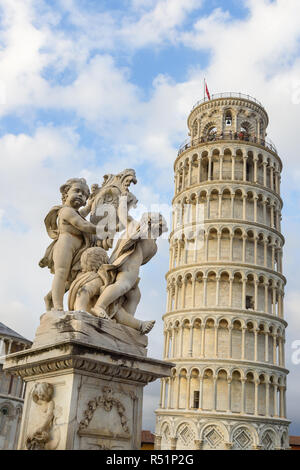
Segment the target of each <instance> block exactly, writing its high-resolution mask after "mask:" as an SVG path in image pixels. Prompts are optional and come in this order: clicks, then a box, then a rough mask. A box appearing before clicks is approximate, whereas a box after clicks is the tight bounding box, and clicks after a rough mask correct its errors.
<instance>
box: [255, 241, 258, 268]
mask: <svg viewBox="0 0 300 470" xmlns="http://www.w3.org/2000/svg"><path fill="white" fill-rule="evenodd" d="M257 240H258V237H257V235H254V264H255V265H256V264H257Z"/></svg>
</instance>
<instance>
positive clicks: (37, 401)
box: [25, 382, 60, 450]
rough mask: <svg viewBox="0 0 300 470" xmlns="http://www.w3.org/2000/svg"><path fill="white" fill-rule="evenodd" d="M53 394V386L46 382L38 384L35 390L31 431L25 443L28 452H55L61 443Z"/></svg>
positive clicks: (33, 393) (33, 392)
mask: <svg viewBox="0 0 300 470" xmlns="http://www.w3.org/2000/svg"><path fill="white" fill-rule="evenodd" d="M53 394H54V388H53V385H52V384H49V383H46V382H42V383H36V384H35V386H34V388H33V391H32V401H33V409H32V414H31V421H30V423H29V426H30V428H31V429H30V431H29V432H28V434H27V437H26V442H25V445H26V448H27V449H28V450H54V449H56V447H57V445H58V443H59V439H60V432H59V429H58V428H55V426H54V424H55V417H56V415H55V404H54V400H53Z"/></svg>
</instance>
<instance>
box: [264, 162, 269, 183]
mask: <svg viewBox="0 0 300 470" xmlns="http://www.w3.org/2000/svg"><path fill="white" fill-rule="evenodd" d="M267 164H268V163H267V162H263V167H264V187H265V188H266V187H267Z"/></svg>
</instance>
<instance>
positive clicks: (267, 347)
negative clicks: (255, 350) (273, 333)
mask: <svg viewBox="0 0 300 470" xmlns="http://www.w3.org/2000/svg"><path fill="white" fill-rule="evenodd" d="M265 362H269V333H268V331H265Z"/></svg>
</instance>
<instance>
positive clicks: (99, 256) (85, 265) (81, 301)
mask: <svg viewBox="0 0 300 470" xmlns="http://www.w3.org/2000/svg"><path fill="white" fill-rule="evenodd" d="M108 262H109V259H108V256H107V253H106V251H105V250H104V249H103V248H100V247H93V248H88V249H87V250H85V251H84V252H83V254H82V256H81V267H82V272H81V273H80V274H78V276H77V278H76V279H75V280H74V281H73V283H72V284H71V287H70V292H69V310H70V311H72V310H81V311H84V312H88V313H92V308H93V306H94V305H95V303H96V302H97V300H98V298H99V296H100V295H101V292H103V291H104V289H105V288H106V287H107V285H109V284H110V282H113V279H114V277H110V276H109V274H108V272H107V271H106V270H103V269H102V266H103V265H104V266H105V265H107V264H108ZM136 284H138V282H137V283H136ZM137 290H138V287H137V285H136V286H135V287H134V288H133V289H132V290H131V291H129V292H128V293H127V294H126V295H124V296H122V297H120V298H119V299H117V301H116V302H115V303H114V305H112V306H111V308H110V312H111V313H112V317H114V319H115V320H116V321H117V322H118V323H120V324H121V325H126V326H130V327H131V328H134V329H135V330H138V331H140V332H141V333H143V334H144V333H149V331H150V330H151V329H152V328H153V326H154V323H155V322H154V321H142V320H138V319H136V318H134V313H135V310H136V307H135V308H134V309H129V311H127V310H126V308H128V306H129V305H130V303H132V302H133V300H135V303H136V306H137V304H138V302H139V300H140V293H139V290H138V292H137Z"/></svg>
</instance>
